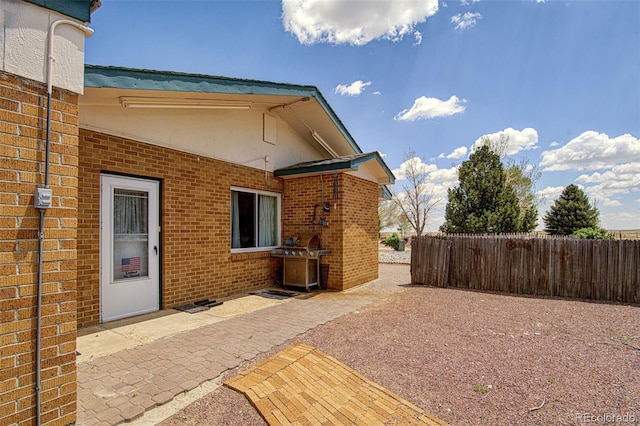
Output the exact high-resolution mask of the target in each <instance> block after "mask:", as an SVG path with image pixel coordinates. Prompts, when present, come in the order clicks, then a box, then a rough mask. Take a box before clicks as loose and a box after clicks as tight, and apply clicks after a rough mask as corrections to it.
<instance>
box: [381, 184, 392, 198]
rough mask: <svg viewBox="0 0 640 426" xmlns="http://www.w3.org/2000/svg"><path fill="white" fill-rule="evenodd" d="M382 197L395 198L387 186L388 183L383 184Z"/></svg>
mask: <svg viewBox="0 0 640 426" xmlns="http://www.w3.org/2000/svg"><path fill="white" fill-rule="evenodd" d="M382 198H384V199H385V200H390V199H392V198H393V194H392V193H391V190H390V189H389V188H388V187H387V185H382Z"/></svg>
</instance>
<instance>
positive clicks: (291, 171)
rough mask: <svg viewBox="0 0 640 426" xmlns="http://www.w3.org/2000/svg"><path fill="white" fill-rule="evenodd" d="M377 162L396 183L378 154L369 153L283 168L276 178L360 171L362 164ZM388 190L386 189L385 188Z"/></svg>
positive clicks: (390, 179)
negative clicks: (340, 171)
mask: <svg viewBox="0 0 640 426" xmlns="http://www.w3.org/2000/svg"><path fill="white" fill-rule="evenodd" d="M372 160H376V161H377V162H378V164H380V166H381V167H382V169H383V170H384V172H385V173H386V174H387V176H388V177H389V181H390V182H391V183H394V182H395V180H396V178H395V176H394V175H393V172H392V171H391V170H390V169H389V167H387V165H386V163H385V162H384V160H383V159H382V157H381V156H380V154H379V153H378V152H369V153H365V154H354V155H346V156H343V157H338V158H330V159H327V160H319V161H308V162H305V163H298V164H294V165H292V166H288V167H283V168H281V169H278V170H275V171H274V175H275V176H276V177H285V176H297V175H306V174H317V173H322V172H332V171H338V170H354V171H355V170H358V166H360V164H364V163H368V162H369V161H372ZM385 188H386V187H385Z"/></svg>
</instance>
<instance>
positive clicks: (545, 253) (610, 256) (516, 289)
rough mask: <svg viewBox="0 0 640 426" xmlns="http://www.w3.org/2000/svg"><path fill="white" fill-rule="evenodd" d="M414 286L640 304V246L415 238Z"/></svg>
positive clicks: (515, 239)
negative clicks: (425, 285) (422, 285)
mask: <svg viewBox="0 0 640 426" xmlns="http://www.w3.org/2000/svg"><path fill="white" fill-rule="evenodd" d="M411 281H412V283H414V284H427V285H433V286H436V287H460V288H469V289H476V290H488V291H498V292H504V293H513V294H530V295H539V296H557V297H569V298H579V299H590V300H602V301H610V302H624V303H634V304H638V303H640V241H637V240H635V241H633V240H614V241H612V240H581V239H577V238H529V237H523V236H441V237H419V238H414V239H413V241H412V243H411Z"/></svg>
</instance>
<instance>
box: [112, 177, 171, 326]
mask: <svg viewBox="0 0 640 426" xmlns="http://www.w3.org/2000/svg"><path fill="white" fill-rule="evenodd" d="M100 183H101V200H100V201H101V203H100V216H101V217H100V266H101V272H100V289H101V291H100V317H101V321H102V322H105V321H112V320H115V319H119V318H125V317H129V316H133V315H138V314H143V313H146V312H152V311H157V310H158V309H159V308H160V273H159V272H160V261H159V259H160V256H159V250H160V246H159V243H160V241H159V235H160V232H159V225H160V208H159V183H158V182H156V181H152V180H144V179H135V178H129V177H122V176H109V175H102V176H101V182H100Z"/></svg>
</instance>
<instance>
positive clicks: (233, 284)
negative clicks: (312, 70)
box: [0, 0, 394, 425]
mask: <svg viewBox="0 0 640 426" xmlns="http://www.w3.org/2000/svg"><path fill="white" fill-rule="evenodd" d="M93 3H94V2H93V1H89V0H87V1H73V2H50V1H46V0H30V1H23V0H5V1H3V2H2V4H1V6H0V12H1V13H2V16H3V17H4V20H3V21H2V25H3V28H2V29H3V32H4V34H5V37H4V39H2V40H0V42H1V43H3V44H2V49H0V55H1V56H2V61H0V63H1V67H2V68H1V69H0V159H1V162H0V209H1V210H0V245H1V246H2V251H1V252H0V271H1V274H0V316H1V318H2V329H1V330H0V349H1V352H0V372H1V373H0V383H1V384H2V386H1V387H0V396H1V398H0V424H3V425H4V424H34V423H40V424H47V425H68V424H72V423H73V422H75V419H76V414H75V410H76V408H75V407H76V365H75V356H76V354H75V348H76V346H75V340H76V330H77V328H78V327H84V326H88V325H91V324H96V323H99V322H103V321H109V320H112V319H116V318H122V317H126V316H131V315H137V314H140V313H144V312H150V311H154V310H158V309H170V308H173V307H176V306H178V305H181V304H185V303H189V302H193V301H196V300H202V299H216V298H220V297H224V296H227V295H230V294H233V293H238V292H243V291H247V290H251V289H257V288H261V287H267V286H272V285H274V284H275V283H276V282H277V281H278V279H279V277H280V274H281V264H282V259H280V258H276V257H272V256H271V250H272V249H273V248H274V247H277V246H280V245H282V244H283V243H284V242H285V240H286V238H287V237H290V236H298V235H304V234H317V235H318V236H319V237H320V241H321V245H322V248H323V249H326V250H329V251H330V253H328V254H326V255H325V256H323V257H322V258H321V263H322V264H323V265H328V266H329V270H328V277H327V285H328V287H329V288H331V289H335V290H342V289H346V288H350V287H353V286H355V285H358V284H361V283H364V282H367V281H370V280H372V279H375V278H376V277H377V274H378V269H377V247H378V245H377V231H378V222H377V214H376V212H377V205H378V199H379V198H380V197H381V196H383V195H384V193H385V192H386V188H385V186H384V185H385V184H388V183H392V182H393V179H394V178H393V175H392V173H391V172H390V170H389V169H388V167H387V166H386V165H385V163H384V161H383V160H382V158H381V157H380V155H379V154H378V153H375V152H373V153H363V152H362V151H361V150H360V148H359V147H358V145H357V144H356V142H355V141H354V140H353V138H352V137H351V135H350V134H349V132H348V131H347V130H346V128H345V127H344V125H343V124H342V123H341V121H340V120H339V118H338V117H337V116H336V114H335V113H334V112H333V110H332V109H331V107H330V106H329V105H328V103H327V102H326V100H325V99H324V97H323V96H322V94H321V93H320V92H319V91H318V89H317V88H315V87H313V86H301V85H291V84H280V83H271V82H264V81H249V80H240V79H232V78H224V77H213V76H203V75H193V74H184V73H174V72H161V71H149V70H134V69H125V68H115V67H97V66H86V67H85V66H84V65H83V64H84V38H85V37H86V36H89V35H90V34H91V30H90V29H88V28H87V27H86V26H85V24H84V23H86V22H88V21H89V19H90V12H91V5H92V4H93ZM96 3H99V2H96Z"/></svg>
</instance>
